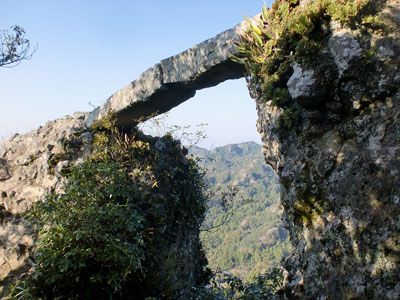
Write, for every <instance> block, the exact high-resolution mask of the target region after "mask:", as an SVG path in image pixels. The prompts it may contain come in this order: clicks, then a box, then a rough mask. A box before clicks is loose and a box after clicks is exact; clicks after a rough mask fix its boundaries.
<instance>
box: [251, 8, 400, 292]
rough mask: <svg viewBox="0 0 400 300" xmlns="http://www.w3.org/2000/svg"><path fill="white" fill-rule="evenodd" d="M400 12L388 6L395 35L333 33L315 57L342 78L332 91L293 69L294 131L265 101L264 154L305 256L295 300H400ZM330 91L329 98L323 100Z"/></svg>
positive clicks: (385, 14) (291, 262)
mask: <svg viewBox="0 0 400 300" xmlns="http://www.w3.org/2000/svg"><path fill="white" fill-rule="evenodd" d="M399 8H400V5H399V1H387V2H386V4H385V7H384V8H383V9H382V11H381V13H380V17H381V18H382V19H383V20H384V22H385V23H386V25H387V27H386V29H385V30H371V31H369V32H368V33H367V32H365V31H364V32H362V31H352V30H350V29H349V28H341V27H340V26H338V25H337V24H332V26H331V30H332V32H331V35H330V38H329V37H328V39H327V40H326V41H324V45H323V46H322V49H321V51H320V55H321V57H315V61H318V60H319V59H322V60H324V62H325V64H324V68H326V67H327V66H328V67H329V68H330V69H333V70H336V71H335V72H334V73H333V76H331V80H330V81H329V85H327V84H326V83H324V82H322V81H321V79H320V77H318V76H316V77H313V78H312V79H311V77H312V76H311V75H312V74H318V73H320V72H321V70H319V66H318V64H312V63H311V64H310V65H304V66H298V65H295V66H294V67H293V76H292V78H291V79H290V80H289V82H288V83H287V86H288V89H289V91H290V94H291V96H292V100H291V101H292V102H291V103H292V104H291V105H292V106H293V107H294V108H295V111H296V112H297V116H296V120H297V121H296V123H295V125H294V126H292V127H291V128H288V127H283V126H282V125H281V124H282V123H280V122H278V120H279V119H280V118H281V117H282V115H283V114H284V113H285V111H284V109H281V108H278V107H275V106H272V103H271V101H269V102H265V101H261V100H257V110H258V116H259V119H258V130H259V132H260V133H261V135H262V140H263V145H264V154H265V157H266V160H267V162H268V163H269V164H271V165H272V166H273V167H274V169H275V170H276V172H277V174H278V175H279V177H280V180H281V183H282V204H283V206H284V222H285V224H286V228H288V229H289V231H290V236H291V240H292V242H293V245H294V248H295V249H294V252H293V254H292V256H291V257H290V258H289V259H288V260H287V261H286V268H287V270H288V271H289V276H288V278H287V280H288V284H287V294H286V295H287V297H288V298H290V299H292V298H296V297H299V298H302V299H303V298H305V299H399V298H400V283H399V278H400V186H399V182H400V140H399V137H400V135H399V134H400V113H399V112H400V88H399V87H400V69H399V66H400V36H399V34H400V33H399V30H398V28H400V27H399V26H400V22H399V18H398V16H399ZM372 52H373V53H374V55H371V56H369V55H368V53H369V54H371V53H372ZM327 53H330V57H329V56H328V57H327ZM304 70H306V71H304ZM303 79H304V80H303ZM305 79H307V80H305ZM314 80H315V82H314ZM249 83H250V85H249V86H250V89H251V90H252V94H253V95H256V94H257V90H256V88H255V85H254V86H253V82H251V81H250V82H249ZM311 83H313V84H311ZM321 88H322V89H325V90H326V94H325V96H324V97H322V98H319V99H318V100H315V99H314V98H313V95H315V94H316V93H318V92H319V91H318V89H321ZM258 92H259V91H258ZM260 96H261V95H260V94H258V99H260V98H261V97H260ZM313 101H318V103H317V105H315V106H313V105H308V104H310V103H312V102H313ZM305 103H307V105H304V104H305ZM315 116H318V117H315Z"/></svg>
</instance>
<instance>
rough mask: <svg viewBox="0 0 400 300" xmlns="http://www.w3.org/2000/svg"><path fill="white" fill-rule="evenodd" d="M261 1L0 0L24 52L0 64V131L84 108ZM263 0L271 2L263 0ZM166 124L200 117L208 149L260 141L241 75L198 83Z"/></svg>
mask: <svg viewBox="0 0 400 300" xmlns="http://www.w3.org/2000/svg"><path fill="white" fill-rule="evenodd" d="M263 3H264V1H263V0H240V1H239V0H230V1H227V0H201V1H188V0H186V1H185V0H170V1H165V0H164V1H161V0H147V1H135V0H131V1H127V0H126V1H123V0H114V1H111V0H109V1H94V0H93V1H89V0H87V1H83V0H80V1H75V0H73V1H71V0H69V1H61V0H59V1H50V0H48V1H41V0H37V1H31V0H25V1H24V0H20V1H15V0H2V18H1V20H0V29H6V28H9V27H10V26H12V25H16V24H18V25H20V26H22V27H24V28H25V30H26V32H27V36H28V37H29V39H30V40H31V41H32V42H33V43H35V44H37V45H38V49H37V52H36V53H35V54H34V56H33V58H32V59H31V60H30V61H25V62H23V63H22V64H21V65H19V66H18V67H16V68H11V69H7V68H0V91H1V95H0V105H1V106H0V107H1V108H0V137H5V136H9V135H10V134H12V133H14V132H24V131H27V130H30V129H33V128H35V127H37V126H39V125H41V124H43V123H45V122H46V121H47V120H51V119H55V118H57V117H61V116H63V115H66V114H71V113H73V112H75V111H88V110H91V109H92V108H91V105H100V104H101V103H103V102H104V101H105V99H107V98H108V97H109V96H110V95H111V94H112V93H114V92H115V91H116V90H118V89H119V88H121V87H122V86H124V85H125V84H127V83H128V82H130V81H132V80H134V79H135V78H136V77H137V76H138V75H140V73H141V72H143V71H144V70H146V69H147V68H149V67H151V66H152V65H154V64H155V63H157V62H159V61H160V60H161V59H164V58H166V57H168V56H171V55H175V54H177V53H179V52H181V51H183V50H185V49H187V48H189V47H191V46H193V45H195V44H197V43H199V42H202V41H203V40H205V39H207V38H210V37H213V36H214V35H216V34H218V33H219V32H222V31H224V30H226V29H228V28H230V27H232V26H234V25H236V24H237V23H239V22H241V21H242V20H243V17H244V16H251V15H254V14H256V13H258V12H259V11H260V10H261V7H262V5H263ZM266 4H267V5H269V4H270V1H267V2H266ZM168 122H171V124H178V125H186V124H192V125H194V124H199V123H208V124H209V126H208V128H207V133H208V136H209V138H208V140H207V141H204V142H203V143H202V144H201V145H202V146H205V147H208V148H210V147H211V146H218V145H223V144H227V143H234V142H241V141H248V140H255V141H259V137H258V134H257V132H256V129H255V122H256V112H255V104H254V101H253V100H251V99H250V98H249V96H248V93H247V90H246V84H245V82H244V80H243V79H242V80H238V81H228V82H226V83H223V84H221V85H219V86H217V87H214V88H210V89H207V90H202V91H199V92H198V94H197V95H196V97H195V98H193V99H191V100H189V101H187V102H186V103H183V104H182V105H181V106H179V107H177V108H175V109H173V110H172V111H171V113H170V114H169V121H168Z"/></svg>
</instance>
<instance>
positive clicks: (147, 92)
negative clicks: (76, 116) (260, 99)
mask: <svg viewBox="0 0 400 300" xmlns="http://www.w3.org/2000/svg"><path fill="white" fill-rule="evenodd" d="M240 30H241V25H238V26H236V27H235V28H232V29H229V30H227V31H225V32H222V33H220V34H219V35H217V36H216V37H214V38H212V39H209V40H206V41H204V42H202V43H200V44H198V45H196V46H194V47H192V48H190V49H188V50H186V51H184V52H182V53H180V54H178V55H175V56H172V57H170V58H167V59H164V60H162V61H161V62H160V63H158V64H156V65H155V66H153V67H152V68H150V69H148V70H147V71H145V72H144V73H143V74H142V75H141V76H139V78H138V79H136V80H135V81H133V82H131V83H130V84H128V85H127V86H125V87H124V88H122V89H121V90H119V91H117V92H116V93H115V94H114V95H112V96H111V97H110V98H109V99H108V100H107V103H106V104H105V105H103V106H101V107H98V108H96V109H95V110H94V111H93V112H91V113H90V114H89V118H88V122H87V123H88V125H90V124H91V123H92V122H93V121H94V120H98V119H100V118H102V117H104V116H105V115H107V114H108V113H110V112H111V111H113V112H114V113H115V114H116V116H117V120H118V124H119V125H120V126H122V127H124V126H132V124H134V123H137V122H139V121H142V120H145V119H147V118H149V117H151V116H154V115H157V114H161V113H164V112H166V111H168V110H170V109H171V108H173V107H175V106H177V105H179V104H181V103H182V102H184V101H186V100H187V99H189V98H191V97H193V96H194V95H195V94H196V90H200V89H203V88H207V87H212V86H215V85H217V84H219V83H221V82H223V81H225V80H227V79H237V78H241V77H243V76H244V67H243V66H242V65H241V64H238V63H236V62H234V61H232V59H231V58H232V56H233V55H235V54H237V51H236V46H235V44H234V42H235V41H236V40H237V38H238V35H237V32H238V31H240Z"/></svg>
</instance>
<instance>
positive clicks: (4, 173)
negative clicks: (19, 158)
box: [0, 159, 11, 181]
mask: <svg viewBox="0 0 400 300" xmlns="http://www.w3.org/2000/svg"><path fill="white" fill-rule="evenodd" d="M10 177H11V174H10V171H9V167H8V164H7V161H6V160H5V159H0V181H2V180H7V179H10Z"/></svg>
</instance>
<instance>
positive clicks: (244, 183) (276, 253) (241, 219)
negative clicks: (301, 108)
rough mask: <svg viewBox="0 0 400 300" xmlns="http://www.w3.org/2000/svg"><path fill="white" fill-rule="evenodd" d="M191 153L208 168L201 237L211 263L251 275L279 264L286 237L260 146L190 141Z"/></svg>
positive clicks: (274, 185) (271, 174) (272, 178)
mask: <svg viewBox="0 0 400 300" xmlns="http://www.w3.org/2000/svg"><path fill="white" fill-rule="evenodd" d="M190 153H191V154H193V155H195V156H197V157H199V158H200V159H201V162H200V165H202V166H203V167H204V168H205V169H206V170H207V175H206V180H207V183H208V187H209V193H210V200H209V203H208V210H207V214H206V219H205V222H204V225H203V229H202V232H201V239H202V242H203V247H204V249H205V251H206V253H207V257H208V260H209V264H210V267H211V268H212V269H213V270H217V269H221V270H224V271H229V272H231V273H233V274H234V275H238V276H241V277H242V278H244V279H250V278H251V277H254V276H255V275H258V274H260V273H263V272H264V271H266V269H268V268H272V267H276V266H278V265H279V263H280V261H281V259H282V258H283V257H284V256H285V255H286V254H287V252H288V251H289V242H288V237H287V233H286V231H285V230H284V228H283V226H282V222H281V220H280V215H281V208H280V204H279V184H278V181H277V177H276V176H275V174H274V172H273V171H272V169H271V168H270V167H269V166H267V165H266V164H265V162H264V158H263V156H262V153H261V146H260V145H258V144H257V143H254V142H248V143H241V144H235V145H227V146H223V147H218V148H215V149H213V150H211V151H208V150H206V149H202V148H199V147H192V148H191V150H190Z"/></svg>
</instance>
